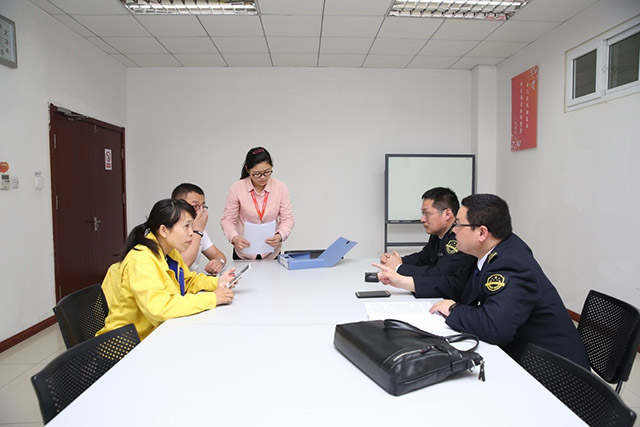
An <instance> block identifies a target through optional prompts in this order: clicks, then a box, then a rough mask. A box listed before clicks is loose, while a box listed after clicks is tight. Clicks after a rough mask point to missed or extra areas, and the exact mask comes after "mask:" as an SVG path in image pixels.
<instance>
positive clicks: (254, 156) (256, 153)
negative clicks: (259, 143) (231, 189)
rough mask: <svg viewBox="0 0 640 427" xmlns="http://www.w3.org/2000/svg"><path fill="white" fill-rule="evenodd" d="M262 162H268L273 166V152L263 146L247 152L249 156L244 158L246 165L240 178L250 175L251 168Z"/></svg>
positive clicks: (243, 166)
mask: <svg viewBox="0 0 640 427" xmlns="http://www.w3.org/2000/svg"><path fill="white" fill-rule="evenodd" d="M262 162H267V163H269V165H270V166H271V167H273V161H272V160H271V154H269V152H268V151H267V150H266V148H263V147H254V148H252V149H251V150H249V152H248V153H247V157H246V158H245V159H244V165H242V173H241V174H240V179H245V178H246V177H248V176H249V169H251V168H252V167H254V166H255V165H257V164H260V163H262Z"/></svg>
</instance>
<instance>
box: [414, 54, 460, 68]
mask: <svg viewBox="0 0 640 427" xmlns="http://www.w3.org/2000/svg"><path fill="white" fill-rule="evenodd" d="M458 59H460V57H459V56H416V57H415V58H413V61H411V63H410V64H409V65H408V66H407V68H436V69H447V68H449V67H450V66H452V65H453V64H454V63H455V62H456V61H457V60H458Z"/></svg>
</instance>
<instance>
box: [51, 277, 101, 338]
mask: <svg viewBox="0 0 640 427" xmlns="http://www.w3.org/2000/svg"><path fill="white" fill-rule="evenodd" d="M53 312H54V313H55V315H56V318H57V319H58V325H60V331H61V332H62V339H63V340H64V344H65V345H66V346H67V349H69V348H71V347H73V346H74V345H76V344H78V343H81V342H83V341H86V340H88V339H90V338H93V337H94V336H95V335H96V332H98V331H99V330H100V329H102V328H104V321H105V319H106V318H107V314H109V306H108V305H107V300H106V299H105V297H104V293H103V292H102V287H101V286H100V284H99V283H97V284H95V285H91V286H88V287H86V288H84V289H80V290H79V291H76V292H74V293H72V294H69V295H67V296H65V297H64V298H62V299H61V300H60V301H58V304H57V305H56V306H55V307H54V308H53Z"/></svg>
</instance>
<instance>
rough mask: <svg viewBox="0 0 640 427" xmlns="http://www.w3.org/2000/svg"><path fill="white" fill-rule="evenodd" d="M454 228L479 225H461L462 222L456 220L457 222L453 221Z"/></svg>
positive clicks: (476, 225)
mask: <svg viewBox="0 0 640 427" xmlns="http://www.w3.org/2000/svg"><path fill="white" fill-rule="evenodd" d="M452 227H453V228H456V227H479V225H478V224H460V222H459V221H458V220H457V219H456V220H455V221H453V226H452Z"/></svg>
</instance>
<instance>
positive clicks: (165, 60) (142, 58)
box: [127, 53, 180, 67]
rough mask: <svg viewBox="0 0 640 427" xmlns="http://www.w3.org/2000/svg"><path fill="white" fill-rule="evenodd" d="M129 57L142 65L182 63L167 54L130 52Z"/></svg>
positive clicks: (171, 65)
mask: <svg viewBox="0 0 640 427" xmlns="http://www.w3.org/2000/svg"><path fill="white" fill-rule="evenodd" d="M127 57H128V58H129V59H131V60H132V61H133V62H135V63H136V64H138V66H140V67H180V63H179V62H178V61H177V60H176V58H174V57H173V55H170V54H168V53H166V54H161V53H158V54H128V55H127Z"/></svg>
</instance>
